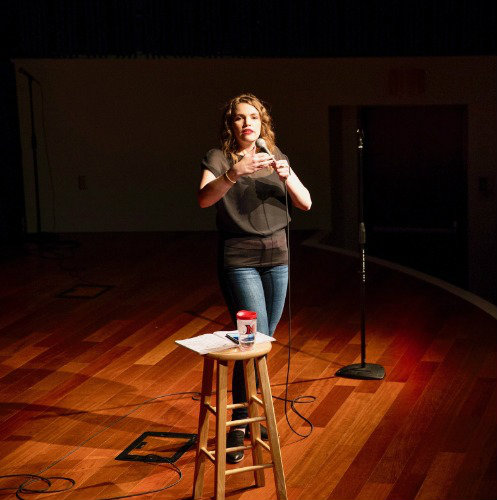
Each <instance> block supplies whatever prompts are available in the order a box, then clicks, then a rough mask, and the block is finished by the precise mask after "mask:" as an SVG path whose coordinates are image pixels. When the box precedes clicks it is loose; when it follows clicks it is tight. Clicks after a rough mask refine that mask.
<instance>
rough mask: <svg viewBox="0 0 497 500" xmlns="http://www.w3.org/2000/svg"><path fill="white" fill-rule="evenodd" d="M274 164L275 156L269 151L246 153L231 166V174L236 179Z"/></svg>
mask: <svg viewBox="0 0 497 500" xmlns="http://www.w3.org/2000/svg"><path fill="white" fill-rule="evenodd" d="M274 164H275V161H274V158H273V157H272V156H270V155H268V154H267V153H255V154H253V155H245V156H244V157H243V158H242V159H241V160H240V161H239V162H237V163H235V164H234V165H233V166H232V167H231V169H230V170H229V176H230V177H231V178H233V180H236V179H238V178H239V177H241V176H243V175H250V174H253V173H255V172H258V171H259V170H262V169H263V168H268V167H270V166H274Z"/></svg>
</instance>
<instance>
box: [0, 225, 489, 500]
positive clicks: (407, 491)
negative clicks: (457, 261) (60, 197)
mask: <svg viewBox="0 0 497 500" xmlns="http://www.w3.org/2000/svg"><path fill="white" fill-rule="evenodd" d="M302 237H303V235H296V237H295V238H294V241H295V244H294V249H293V253H292V257H293V259H292V264H293V268H292V306H293V338H292V342H291V353H292V360H291V373H290V388H289V394H290V396H291V397H292V398H293V397H297V396H299V395H314V396H316V398H317V399H316V401H315V402H313V403H310V404H301V405H299V410H300V411H301V412H302V413H303V414H304V415H305V416H306V417H307V418H309V419H310V420H311V421H312V423H313V425H314V430H313V432H312V434H311V435H310V437H308V438H307V439H302V438H299V437H298V436H296V435H295V434H293V433H292V431H291V430H290V429H289V427H288V425H287V423H286V421H285V416H284V411H283V403H282V402H281V401H280V400H276V399H275V402H274V404H275V410H276V415H277V419H278V427H279V432H280V436H281V444H282V454H283V464H284V468H285V476H286V481H287V489H288V496H289V498H290V499H293V500H313V499H318V500H327V499H328V500H347V499H356V500H383V499H385V500H404V499H405V500H407V499H416V500H418V499H419V500H422V499H423V500H438V499H447V500H455V499H464V500H472V499H475V500H485V499H495V498H497V483H496V478H497V384H496V378H497V321H496V320H495V319H493V318H492V317H490V316H489V315H487V314H486V313H484V312H482V311H481V310H479V309H478V308H476V307H475V306H473V305H470V304H467V303H465V302H464V301H463V300H462V299H460V298H457V297H455V296H453V295H450V294H449V293H447V292H445V291H443V290H441V289H439V288H437V287H434V286H432V285H429V284H427V283H425V282H421V281H418V280H416V279H414V278H412V277H408V276H406V275H403V274H399V273H396V272H394V271H392V270H389V269H385V268H381V267H376V266H374V265H370V266H369V282H368V350H367V353H368V359H367V361H368V362H374V363H379V364H382V365H383V366H384V367H385V369H386V372H387V376H386V378H385V379H384V380H383V381H356V380H347V379H341V378H336V377H335V376H334V373H335V371H336V370H337V369H338V368H340V367H341V366H344V365H347V364H350V363H353V362H358V361H359V353H360V350H359V335H358V331H359V309H358V274H357V262H356V261H355V260H354V259H352V258H350V257H346V256H341V255H336V254H332V253H327V252H325V251H323V250H317V249H312V248H309V247H305V246H302V245H299V244H298V240H299V238H300V239H301V238H302ZM71 238H73V239H74V240H76V241H78V242H79V243H80V244H81V245H80V246H79V247H77V248H72V247H71V246H70V245H68V244H67V243H66V244H63V245H60V246H59V247H57V248H56V249H55V250H54V251H49V252H44V253H42V254H39V253H38V252H37V251H36V247H34V246H33V247H31V249H30V250H31V252H30V253H26V254H25V255H22V256H19V257H16V258H11V259H10V260H8V261H7V262H4V263H2V264H0V266H1V267H0V271H1V274H0V278H1V283H2V287H1V289H0V300H1V301H0V307H1V311H2V314H1V316H0V333H1V337H0V339H1V340H0V342H1V344H0V363H1V364H0V392H1V423H0V428H1V434H0V438H1V467H0V473H1V474H43V475H45V476H68V477H71V478H72V479H74V480H75V481H76V486H75V487H74V489H73V490H72V491H71V492H70V493H64V494H54V495H52V496H51V497H50V498H53V499H57V500H58V499H61V498H70V499H75V500H80V499H81V500H83V499H84V500H89V499H97V498H111V497H116V496H120V495H128V494H132V493H134V494H136V493H139V492H142V491H147V490H153V489H159V488H162V487H165V486H167V485H168V484H172V483H174V482H175V481H177V479H178V474H177V472H176V471H175V470H174V468H173V467H172V466H171V465H169V464H153V463H152V464H146V463H141V462H126V461H116V460H115V457H116V456H117V455H118V454H119V453H120V452H121V451H123V450H124V449H125V448H126V447H127V446H128V445H130V444H131V443H132V442H133V441H134V440H135V439H136V438H137V437H138V436H140V435H141V434H142V433H143V432H146V431H159V432H175V433H195V432H196V426H197V418H198V403H197V401H196V400H194V399H192V395H191V394H177V393H182V392H187V391H198V390H199V388H200V380H201V366H202V365H201V361H202V360H201V358H200V357H199V356H197V355H195V354H193V353H190V352H189V351H186V350H184V349H183V348H180V347H177V345H176V344H175V343H174V340H175V339H180V338H187V337H191V336H194V335H197V334H199V333H204V332H209V331H214V330H218V329H222V328H225V327H226V326H228V327H229V328H231V327H230V326H229V318H228V315H227V313H226V310H225V307H224V304H223V302H222V299H221V296H220V294H219V292H218V288H217V283H216V278H215V269H214V260H215V246H216V244H215V236H214V235H213V234H212V233H196V234H191V233H186V234H182V233H162V234H155V233H153V234H150V233H149V234H100V235H92V234H86V235H72V236H71ZM76 284H87V285H94V284H98V285H110V286H112V288H111V289H109V290H107V291H105V293H102V294H101V295H99V296H98V297H95V298H91V295H92V294H95V293H96V292H97V291H100V289H95V288H91V287H89V288H88V287H81V288H80V289H79V290H75V292H74V293H83V294H87V295H88V298H61V297H57V295H58V294H60V292H63V291H65V290H68V289H71V288H72V287H74V285H76ZM276 338H277V340H278V342H277V343H275V345H274V347H273V350H272V352H271V354H270V357H269V370H270V378H271V382H272V390H273V395H275V396H282V395H283V394H284V390H285V387H284V383H285V375H286V366H287V363H286V357H287V343H288V338H287V316H286V314H285V316H284V318H283V319H282V321H281V322H280V325H279V327H278V330H277V332H276ZM167 394H172V395H167ZM161 395H166V396H164V397H162V398H159V399H156V400H154V401H149V402H148V403H146V404H143V405H141V403H143V402H145V401H147V400H149V399H150V398H156V397H159V396H161ZM140 405H141V406H140ZM289 418H290V421H291V422H292V424H293V425H294V426H295V427H296V428H297V429H298V430H299V432H301V433H304V434H305V433H307V432H308V430H309V428H308V426H307V425H306V424H304V423H302V421H300V420H299V419H298V418H297V417H295V415H293V414H292V415H290V417H289ZM213 428H214V426H213V425H211V429H213ZM151 446H152V448H153V449H155V452H157V453H159V452H161V451H164V445H163V443H161V442H160V440H159V441H158V442H157V443H155V444H153V443H152V445H151ZM159 454H160V453H159ZM193 461H194V451H193V450H190V451H188V452H186V453H185V454H184V455H183V456H182V457H181V458H180V459H179V460H178V461H177V462H176V465H177V466H178V467H179V469H181V471H182V473H183V478H182V480H181V481H180V482H179V483H178V484H176V485H175V486H173V487H171V488H170V489H167V490H165V491H162V492H160V493H156V494H150V495H146V496H143V497H135V498H149V499H159V498H161V499H183V498H188V497H189V496H190V495H191V489H192V479H193V478H192V476H193ZM249 461H250V459H249V458H246V460H245V462H243V464H246V463H247V462H249ZM207 469H208V472H207V475H206V483H205V484H206V488H205V493H206V498H209V497H210V496H212V495H213V491H214V486H213V482H212V477H213V470H212V469H213V468H212V467H211V466H209V465H208V466H207ZM252 480H253V476H252V475H251V474H250V473H249V474H238V475H234V476H230V477H229V478H228V480H227V484H226V490H227V498H228V499H244V500H256V499H264V500H270V499H273V498H276V496H275V487H274V482H273V479H272V474H271V472H270V471H266V483H267V484H266V486H265V487H264V488H260V489H255V488H252V487H251V484H252ZM18 482H19V480H17V479H2V482H1V484H0V487H5V486H8V485H14V484H17V483H18ZM33 486H34V485H33ZM54 486H57V487H61V488H63V487H65V483H63V482H60V481H55V485H54ZM36 487H37V488H39V487H41V486H40V483H38V484H36ZM10 497H12V498H13V495H11V496H10ZM10 497H9V498H10ZM41 497H42V496H40V495H30V496H29V498H41ZM43 498H47V497H46V496H45V497H43Z"/></svg>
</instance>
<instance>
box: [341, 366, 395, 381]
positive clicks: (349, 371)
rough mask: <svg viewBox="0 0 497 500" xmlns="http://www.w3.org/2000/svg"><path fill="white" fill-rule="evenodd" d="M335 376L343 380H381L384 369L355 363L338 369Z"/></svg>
mask: <svg viewBox="0 0 497 500" xmlns="http://www.w3.org/2000/svg"><path fill="white" fill-rule="evenodd" d="M335 375H336V376H337V377H343V378H355V379H359V380H381V379H383V378H385V368H383V366H381V365H375V364H373V363H364V364H361V363H356V364H354V365H347V366H344V367H343V368H340V370H338V371H337V372H336V373H335Z"/></svg>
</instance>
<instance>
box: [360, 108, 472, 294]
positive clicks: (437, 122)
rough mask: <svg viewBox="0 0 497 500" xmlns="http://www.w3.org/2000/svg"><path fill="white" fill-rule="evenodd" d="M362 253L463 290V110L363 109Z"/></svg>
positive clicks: (465, 282)
mask: <svg viewBox="0 0 497 500" xmlns="http://www.w3.org/2000/svg"><path fill="white" fill-rule="evenodd" d="M358 115H359V123H360V125H361V126H362V128H363V130H364V136H365V140H364V157H363V158H364V161H363V164H364V210H365V222H366V230H367V253H368V254H369V255H371V256H375V257H379V258H382V259H386V260H389V261H393V262H396V263H399V264H402V265H405V266H407V267H410V268H413V269H416V270H419V271H422V272H425V273H427V274H430V275H432V276H435V277H438V278H441V279H443V280H446V281H448V282H450V283H453V284H455V285H457V286H460V287H462V288H466V287H467V285H468V262H467V173H466V171H467V169H466V164H467V162H466V158H467V140H466V137H467V109H466V107H465V106H365V107H362V108H360V109H359V113H358Z"/></svg>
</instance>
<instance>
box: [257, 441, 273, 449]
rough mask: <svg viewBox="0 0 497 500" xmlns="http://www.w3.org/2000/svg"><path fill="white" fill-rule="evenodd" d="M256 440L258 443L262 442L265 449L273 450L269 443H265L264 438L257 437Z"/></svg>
mask: <svg viewBox="0 0 497 500" xmlns="http://www.w3.org/2000/svg"><path fill="white" fill-rule="evenodd" d="M256 442H257V444H260V445H261V446H262V447H263V448H264V449H265V450H267V451H271V448H270V447H269V445H268V444H267V443H265V442H264V441H263V440H262V439H260V438H257V439H256Z"/></svg>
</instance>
